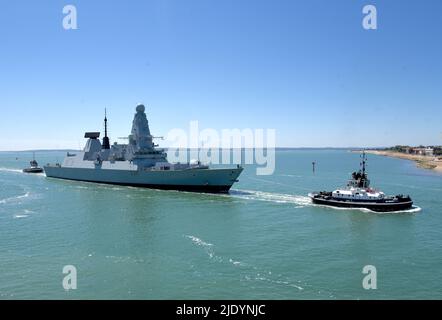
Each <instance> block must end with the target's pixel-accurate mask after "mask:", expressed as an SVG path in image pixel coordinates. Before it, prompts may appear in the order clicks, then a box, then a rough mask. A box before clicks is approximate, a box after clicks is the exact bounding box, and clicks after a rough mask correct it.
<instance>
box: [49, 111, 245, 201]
mask: <svg viewBox="0 0 442 320" xmlns="http://www.w3.org/2000/svg"><path fill="white" fill-rule="evenodd" d="M104 127H105V130H104V131H105V132H104V137H103V139H102V140H103V142H102V143H101V142H100V140H99V137H100V132H86V133H85V135H84V137H85V138H87V139H88V140H87V142H86V146H85V147H84V149H83V151H80V152H76V153H74V154H72V153H68V154H67V156H66V158H65V159H64V161H63V163H61V164H59V163H57V164H48V165H46V166H44V171H45V173H46V176H47V177H50V178H59V179H67V180H77V181H88V182H96V183H105V184H115V185H125V186H135V187H145V188H153V189H166V190H180V191H193V192H210V193H226V192H228V191H229V189H230V188H231V187H232V185H233V183H235V182H237V181H238V177H239V175H240V174H241V172H242V171H243V168H242V167H241V166H240V165H237V166H236V167H234V168H209V166H207V165H204V164H201V163H200V162H199V161H198V162H196V163H169V162H168V161H167V153H166V152H165V150H164V149H161V148H158V146H157V145H156V144H154V143H153V138H154V137H153V136H152V135H151V134H150V129H149V123H148V120H147V117H146V113H145V107H144V105H142V104H139V105H137V107H136V113H135V116H134V119H133V123H132V131H131V134H130V135H129V136H128V144H118V143H116V142H115V143H114V144H113V145H112V146H111V145H110V140H109V137H108V135H107V117H106V115H105V118H104Z"/></svg>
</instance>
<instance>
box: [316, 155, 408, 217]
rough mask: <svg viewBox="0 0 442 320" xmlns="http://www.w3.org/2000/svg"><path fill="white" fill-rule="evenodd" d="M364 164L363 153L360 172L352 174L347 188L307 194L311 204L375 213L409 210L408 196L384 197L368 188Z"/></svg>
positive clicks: (365, 159)
mask: <svg viewBox="0 0 442 320" xmlns="http://www.w3.org/2000/svg"><path fill="white" fill-rule="evenodd" d="M366 162H367V158H366V155H365V152H363V153H362V162H361V170H359V171H358V172H353V173H352V178H351V179H350V180H349V182H348V183H347V186H346V187H345V188H342V189H337V190H334V191H321V192H312V193H309V197H310V198H311V199H312V201H313V203H315V204H321V205H327V206H334V207H343V208H365V209H369V210H372V211H376V212H392V211H402V210H408V209H410V208H411V207H412V205H413V201H412V200H411V198H410V196H404V195H396V196H386V195H385V194H384V193H383V192H382V191H379V190H376V189H373V188H371V187H370V180H369V179H368V176H367V173H366V170H365V165H366Z"/></svg>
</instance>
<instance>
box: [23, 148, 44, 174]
mask: <svg viewBox="0 0 442 320" xmlns="http://www.w3.org/2000/svg"><path fill="white" fill-rule="evenodd" d="M29 164H30V167H28V168H24V169H23V172H24V173H41V172H43V168H41V167H39V166H38V162H37V161H36V160H35V152H34V153H32V161H30V162H29Z"/></svg>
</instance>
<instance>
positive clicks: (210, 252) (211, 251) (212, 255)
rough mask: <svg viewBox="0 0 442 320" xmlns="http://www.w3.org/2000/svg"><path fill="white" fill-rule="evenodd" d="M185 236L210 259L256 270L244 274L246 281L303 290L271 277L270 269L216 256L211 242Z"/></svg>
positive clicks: (286, 281) (291, 283)
mask: <svg viewBox="0 0 442 320" xmlns="http://www.w3.org/2000/svg"><path fill="white" fill-rule="evenodd" d="M185 237H186V238H188V239H190V240H192V242H193V243H194V244H195V245H197V246H201V247H203V248H204V250H205V251H206V253H207V254H208V255H209V257H210V259H213V260H215V261H217V262H219V263H227V262H228V263H229V264H231V265H233V266H234V267H237V268H243V269H251V270H253V271H252V272H254V273H255V272H256V275H255V276H251V275H245V279H246V280H247V281H251V280H252V279H254V280H258V281H267V282H269V283H272V284H277V285H285V286H290V287H292V288H296V289H298V290H304V288H303V287H301V286H299V285H296V284H294V283H293V282H291V281H289V280H288V279H287V280H278V279H273V278H274V276H272V272H271V271H260V269H259V268H257V267H255V266H250V265H248V264H245V263H243V262H241V261H235V260H233V259H231V258H230V259H224V258H223V257H220V256H217V255H216V254H215V251H214V249H213V247H214V245H213V244H212V243H208V242H205V241H203V240H202V239H200V238H198V237H195V236H192V235H186V236H185ZM261 274H266V275H267V276H266V277H265V276H262V275H261ZM280 276H281V275H279V276H278V277H280ZM298 282H299V283H301V281H298Z"/></svg>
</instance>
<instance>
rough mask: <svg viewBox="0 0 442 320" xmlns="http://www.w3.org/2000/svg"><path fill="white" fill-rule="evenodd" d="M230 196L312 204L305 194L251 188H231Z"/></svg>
mask: <svg viewBox="0 0 442 320" xmlns="http://www.w3.org/2000/svg"><path fill="white" fill-rule="evenodd" d="M230 196H232V197H235V198H240V199H247V200H257V201H270V202H275V203H293V204H296V205H298V206H301V207H302V206H307V205H312V202H311V200H310V198H309V197H307V196H300V195H292V194H283V193H272V192H263V191H253V190H232V191H230Z"/></svg>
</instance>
